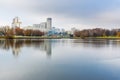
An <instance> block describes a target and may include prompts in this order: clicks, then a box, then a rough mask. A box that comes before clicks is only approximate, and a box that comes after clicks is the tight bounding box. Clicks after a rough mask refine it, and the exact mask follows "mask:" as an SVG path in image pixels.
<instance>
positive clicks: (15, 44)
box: [0, 39, 52, 56]
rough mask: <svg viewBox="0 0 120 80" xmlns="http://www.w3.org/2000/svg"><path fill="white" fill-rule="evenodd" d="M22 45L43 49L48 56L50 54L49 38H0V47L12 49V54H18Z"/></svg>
mask: <svg viewBox="0 0 120 80" xmlns="http://www.w3.org/2000/svg"><path fill="white" fill-rule="evenodd" d="M23 47H34V48H35V49H40V50H41V51H45V52H46V54H47V55H48V56H51V51H52V50H51V40H40V39H5V40H0V49H4V50H10V49H11V50H12V53H13V55H14V56H19V54H20V51H21V50H22V48H23Z"/></svg>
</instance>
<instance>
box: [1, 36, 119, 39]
mask: <svg viewBox="0 0 120 80" xmlns="http://www.w3.org/2000/svg"><path fill="white" fill-rule="evenodd" d="M63 38H64V39H120V37H116V36H105V37H84V38H81V37H61V36H55V37H54V36H9V37H8V36H0V39H63Z"/></svg>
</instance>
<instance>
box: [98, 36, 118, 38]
mask: <svg viewBox="0 0 120 80" xmlns="http://www.w3.org/2000/svg"><path fill="white" fill-rule="evenodd" d="M96 38H97V39H120V37H118V36H104V37H96Z"/></svg>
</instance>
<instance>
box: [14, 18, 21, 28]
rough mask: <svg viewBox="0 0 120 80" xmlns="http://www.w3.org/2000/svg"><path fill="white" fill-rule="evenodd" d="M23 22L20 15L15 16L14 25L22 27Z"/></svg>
mask: <svg viewBox="0 0 120 80" xmlns="http://www.w3.org/2000/svg"><path fill="white" fill-rule="evenodd" d="M21 24H22V22H21V21H20V19H19V17H15V18H13V22H12V27H13V28H15V27H21Z"/></svg>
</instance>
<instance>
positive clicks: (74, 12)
mask: <svg viewBox="0 0 120 80" xmlns="http://www.w3.org/2000/svg"><path fill="white" fill-rule="evenodd" d="M16 16H18V17H19V18H20V19H21V21H22V27H25V26H28V25H29V26H32V25H33V24H38V23H40V22H44V21H46V18H47V17H51V18H52V19H53V27H58V28H64V29H67V30H70V29H71V28H72V27H76V28H77V29H86V28H87V29H88V28H90V29H91V28H108V29H113V28H120V0H0V26H4V25H9V26H11V23H12V19H13V18H14V17H16Z"/></svg>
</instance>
